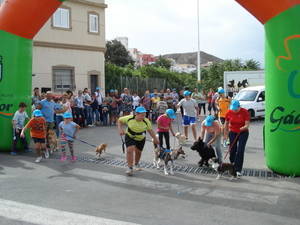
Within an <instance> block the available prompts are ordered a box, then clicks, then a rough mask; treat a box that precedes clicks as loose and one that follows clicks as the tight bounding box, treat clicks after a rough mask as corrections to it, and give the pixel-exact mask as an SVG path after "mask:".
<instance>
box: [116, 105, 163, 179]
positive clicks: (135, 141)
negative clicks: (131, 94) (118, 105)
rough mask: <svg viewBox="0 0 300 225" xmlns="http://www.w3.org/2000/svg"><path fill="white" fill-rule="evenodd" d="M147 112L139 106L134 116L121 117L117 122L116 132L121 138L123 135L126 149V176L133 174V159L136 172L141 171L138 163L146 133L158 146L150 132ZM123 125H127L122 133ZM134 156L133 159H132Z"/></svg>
mask: <svg viewBox="0 0 300 225" xmlns="http://www.w3.org/2000/svg"><path fill="white" fill-rule="evenodd" d="M146 112H147V110H146V109H145V108H144V107H142V106H139V107H137V108H136V110H135V115H129V116H123V117H121V118H120V119H119V120H118V130H119V134H120V135H121V136H123V135H125V143H126V147H127V152H126V154H127V164H128V169H127V171H126V174H127V175H128V176H132V174H133V159H134V165H135V168H136V170H137V171H139V170H141V168H140V166H139V161H140V158H141V155H142V151H143V148H144V145H145V142H146V131H148V133H149V134H150V136H151V137H152V138H153V140H154V144H157V145H158V144H159V141H158V139H157V137H156V135H155V132H154V131H153V130H152V125H151V122H150V120H149V119H147V118H145V117H146ZM123 125H127V130H126V131H124V129H123ZM134 155H135V157H134Z"/></svg>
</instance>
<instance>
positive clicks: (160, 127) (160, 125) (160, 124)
mask: <svg viewBox="0 0 300 225" xmlns="http://www.w3.org/2000/svg"><path fill="white" fill-rule="evenodd" d="M173 119H176V114H175V111H174V110H173V109H167V110H166V113H165V114H163V115H161V116H159V117H158V119H157V133H158V138H159V143H160V148H163V138H164V137H165V141H166V149H168V150H169V149H170V134H169V131H171V133H172V135H173V136H175V133H174V131H173V128H172V120H173Z"/></svg>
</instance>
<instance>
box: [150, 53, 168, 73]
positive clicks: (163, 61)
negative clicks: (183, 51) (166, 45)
mask: <svg viewBox="0 0 300 225" xmlns="http://www.w3.org/2000/svg"><path fill="white" fill-rule="evenodd" d="M153 65H154V66H156V67H162V68H166V69H168V70H169V69H170V68H171V61H170V60H169V59H166V58H164V57H162V56H161V55H160V56H159V57H158V59H157V60H156V62H155V63H154V64H153Z"/></svg>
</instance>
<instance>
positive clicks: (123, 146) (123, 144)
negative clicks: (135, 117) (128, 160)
mask: <svg viewBox="0 0 300 225" xmlns="http://www.w3.org/2000/svg"><path fill="white" fill-rule="evenodd" d="M120 137H121V141H122V150H123V154H125V141H124V139H123V136H120Z"/></svg>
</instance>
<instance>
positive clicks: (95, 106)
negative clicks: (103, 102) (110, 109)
mask: <svg viewBox="0 0 300 225" xmlns="http://www.w3.org/2000/svg"><path fill="white" fill-rule="evenodd" d="M97 99H98V98H97V96H96V93H92V102H91V107H92V124H93V125H94V126H95V125H100V113H99V103H98V100H97Z"/></svg>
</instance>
